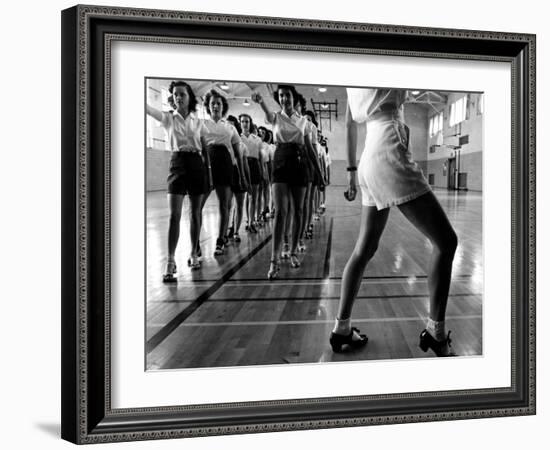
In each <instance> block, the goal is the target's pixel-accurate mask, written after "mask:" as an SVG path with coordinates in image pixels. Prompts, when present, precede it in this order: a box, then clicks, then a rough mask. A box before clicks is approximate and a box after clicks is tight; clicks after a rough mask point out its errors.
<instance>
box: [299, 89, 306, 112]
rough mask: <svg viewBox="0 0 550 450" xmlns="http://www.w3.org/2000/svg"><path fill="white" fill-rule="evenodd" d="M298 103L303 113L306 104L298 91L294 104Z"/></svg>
mask: <svg viewBox="0 0 550 450" xmlns="http://www.w3.org/2000/svg"><path fill="white" fill-rule="evenodd" d="M298 103H299V104H300V107H301V108H302V114H303V113H304V111H305V110H306V106H307V102H306V99H305V98H304V96H303V95H302V94H300V93H299V92H298V101H297V102H296V104H298Z"/></svg>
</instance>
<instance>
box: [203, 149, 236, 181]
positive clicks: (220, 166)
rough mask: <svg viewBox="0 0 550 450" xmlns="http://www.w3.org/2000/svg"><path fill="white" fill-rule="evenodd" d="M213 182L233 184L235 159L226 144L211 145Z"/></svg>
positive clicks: (209, 152)
mask: <svg viewBox="0 0 550 450" xmlns="http://www.w3.org/2000/svg"><path fill="white" fill-rule="evenodd" d="M208 155H209V156H210V167H211V170H212V184H214V186H231V185H232V184H233V160H232V158H231V155H230V154H229V151H228V150H227V147H226V146H225V145H209V146H208Z"/></svg>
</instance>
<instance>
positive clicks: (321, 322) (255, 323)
mask: <svg viewBox="0 0 550 450" xmlns="http://www.w3.org/2000/svg"><path fill="white" fill-rule="evenodd" d="M477 319H479V320H481V315H479V314H474V315H463V316H447V317H446V318H445V320H446V321H449V320H477ZM422 321H425V318H424V317H420V316H414V317H383V318H370V319H359V318H358V319H355V318H354V319H353V323H373V322H377V323H379V322H422ZM324 324H331V325H333V324H334V319H327V320H281V321H278V320H265V321H250V322H194V323H193V322H183V323H182V324H181V325H180V327H185V328H191V327H242V326H267V325H324ZM152 326H153V327H158V326H162V325H158V324H152Z"/></svg>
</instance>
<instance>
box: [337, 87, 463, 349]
mask: <svg viewBox="0 0 550 450" xmlns="http://www.w3.org/2000/svg"><path fill="white" fill-rule="evenodd" d="M347 92H348V108H347V111H346V125H347V153H348V173H349V188H348V191H347V192H346V198H347V199H348V200H350V201H352V200H353V199H354V198H355V195H356V193H357V182H359V186H360V188H361V196H362V204H363V207H362V215H361V227H360V230H359V237H358V239H357V243H356V245H355V248H354V250H353V253H352V254H351V256H350V258H349V261H348V263H347V264H346V267H345V269H344V273H343V277H342V291H341V294H340V304H339V309H338V316H337V318H336V323H335V326H334V330H333V332H332V333H331V336H330V344H331V346H332V349H333V351H335V352H341V351H342V350H343V349H344V348H345V347H346V348H357V347H362V346H364V345H365V344H366V343H367V336H365V335H364V334H360V332H359V330H358V329H357V328H353V327H352V326H351V312H352V307H353V303H354V300H355V298H356V296H357V292H358V291H359V287H360V285H361V280H362V277H363V272H364V270H365V267H366V266H367V263H368V262H369V261H370V260H371V258H372V257H373V256H374V253H375V252H376V249H377V247H378V243H379V241H380V237H381V236H382V232H383V231H384V227H385V226H386V222H387V220H388V215H389V211H390V207H391V206H394V205H395V206H397V207H398V208H399V210H400V211H401V212H402V213H403V215H404V216H405V217H406V218H407V219H408V220H409V221H410V222H411V223H412V224H413V225H414V226H415V227H416V228H417V229H418V230H419V231H420V232H421V233H423V234H424V235H425V236H426V237H427V238H428V239H429V240H430V242H431V244H432V255H431V261H430V264H429V268H428V288H429V293H430V308H429V317H428V319H427V325H426V329H425V330H423V331H422V332H421V334H420V347H421V348H422V350H423V351H427V350H428V348H431V349H432V350H433V351H434V352H435V354H436V355H437V356H454V355H455V353H454V351H453V349H452V347H451V339H450V337H449V335H450V332H449V333H448V334H447V333H446V330H445V310H446V306H447V297H448V294H449V286H450V282H451V270H452V265H453V258H454V254H455V250H456V247H457V236H456V233H455V232H454V230H453V227H452V226H451V224H450V223H449V220H448V218H447V216H446V215H445V212H444V211H443V209H442V207H441V205H440V204H439V202H438V201H437V199H436V197H435V195H434V194H433V192H432V191H431V189H430V187H429V185H428V183H427V181H426V179H425V178H424V176H423V174H422V171H421V170H420V168H419V167H418V165H417V164H416V163H415V162H413V161H412V159H411V153H410V151H409V129H408V127H407V126H406V125H405V124H404V123H403V121H402V120H401V112H400V108H401V106H402V104H403V103H404V101H405V95H406V91H402V90H396V89H348V90H347ZM363 122H366V129H367V134H366V141H365V149H364V151H363V154H362V155H361V161H360V163H359V168H358V169H357V167H356V157H355V155H356V142H357V127H358V125H357V124H358V123H363Z"/></svg>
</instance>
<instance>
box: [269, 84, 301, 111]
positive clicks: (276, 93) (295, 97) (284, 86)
mask: <svg viewBox="0 0 550 450" xmlns="http://www.w3.org/2000/svg"><path fill="white" fill-rule="evenodd" d="M281 89H287V90H289V91H290V93H291V94H292V100H293V105H292V106H296V104H297V103H298V96H299V95H300V94H298V91H297V90H296V88H295V87H294V86H293V85H292V84H279V85H278V86H277V89H275V91H274V92H273V99H274V100H275V101H276V102H277V104H278V105H279V106H280V105H281V104H280V103H279V91H280V90H281Z"/></svg>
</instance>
